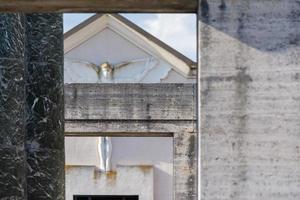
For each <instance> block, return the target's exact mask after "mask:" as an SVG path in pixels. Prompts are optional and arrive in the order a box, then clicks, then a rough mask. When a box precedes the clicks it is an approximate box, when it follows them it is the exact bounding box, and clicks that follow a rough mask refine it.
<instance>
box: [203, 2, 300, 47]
mask: <svg viewBox="0 0 300 200" xmlns="http://www.w3.org/2000/svg"><path fill="white" fill-rule="evenodd" d="M200 20H201V22H202V23H205V24H208V25H210V26H212V27H214V28H216V29H217V30H220V31H222V32H224V33H226V34H227V35H230V36H231V37H234V38H236V39H238V40H240V41H241V42H243V43H246V44H247V45H249V46H251V47H254V48H255V49H258V50H261V51H281V50H284V49H286V48H288V47H291V45H292V46H293V45H295V46H297V45H300V0H289V1H282V0H272V1H251V0H243V1H231V0H210V1H208V0H201V7H200ZM287 30H288V31H287ZM202 33H203V34H207V35H206V36H205V37H206V38H207V39H209V34H210V33H207V32H202Z"/></svg>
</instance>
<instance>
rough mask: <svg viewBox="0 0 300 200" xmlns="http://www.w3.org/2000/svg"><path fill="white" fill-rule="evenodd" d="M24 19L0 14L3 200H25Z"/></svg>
mask: <svg viewBox="0 0 300 200" xmlns="http://www.w3.org/2000/svg"><path fill="white" fill-rule="evenodd" d="M24 36H25V34H24V15H22V14H0V199H16V200H17V199H18V200H19V199H20V200H23V199H26V189H25V188H26V170H25V169H26V167H25V162H26V154H25V149H24V136H25V107H24V106H25V82H24V69H25V66H24V47H25V45H24Z"/></svg>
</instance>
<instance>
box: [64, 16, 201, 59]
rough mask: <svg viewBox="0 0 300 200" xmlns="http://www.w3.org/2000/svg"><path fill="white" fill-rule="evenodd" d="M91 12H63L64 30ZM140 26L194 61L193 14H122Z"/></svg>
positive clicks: (194, 35)
mask: <svg viewBox="0 0 300 200" xmlns="http://www.w3.org/2000/svg"><path fill="white" fill-rule="evenodd" d="M92 15H93V14H64V31H65V32H66V31H68V30H70V29H71V28H72V27H74V26H76V25H77V24H79V23H80V22H82V21H84V20H85V19H87V18H89V17H90V16H92ZM122 15H123V16H124V17H126V18H127V19H129V20H130V21H132V22H134V23H135V24H137V25H138V26H140V27H141V28H143V29H145V30H146V31H148V32H149V33H151V34H153V35H154V36H156V37H157V38H159V39H160V40H162V41H164V42H165V43H167V44H168V45H170V46H172V47H173V48H175V49H176V50H178V51H179V52H181V53H182V54H184V55H186V56H187V57H189V58H190V59H192V60H194V61H196V15H195V14H122Z"/></svg>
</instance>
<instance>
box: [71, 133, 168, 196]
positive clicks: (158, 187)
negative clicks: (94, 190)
mask: <svg viewBox="0 0 300 200" xmlns="http://www.w3.org/2000/svg"><path fill="white" fill-rule="evenodd" d="M65 142H66V145H65V151H66V164H67V165H77V166H98V163H99V158H98V154H97V138H95V137H85V138H83V137H77V138H76V137H68V138H66V139H65ZM112 146H113V151H112V165H113V170H116V169H117V165H120V164H121V165H153V167H154V200H171V199H172V197H173V194H172V193H173V138H168V137H161V138H157V137H130V138H126V137H114V138H112ZM69 177H70V176H69ZM67 179H68V176H67ZM68 183H69V182H68V181H67V184H68ZM72 184H73V183H72ZM74 187H77V186H76V185H74ZM78 187H79V186H78ZM87 192H88V191H87Z"/></svg>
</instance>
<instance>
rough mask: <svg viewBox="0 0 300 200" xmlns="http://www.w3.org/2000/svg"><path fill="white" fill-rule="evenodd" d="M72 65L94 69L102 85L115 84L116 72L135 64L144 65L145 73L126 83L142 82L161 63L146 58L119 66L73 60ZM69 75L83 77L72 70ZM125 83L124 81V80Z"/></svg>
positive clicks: (119, 64) (122, 63)
mask: <svg viewBox="0 0 300 200" xmlns="http://www.w3.org/2000/svg"><path fill="white" fill-rule="evenodd" d="M71 61H72V64H73V63H74V64H77V65H78V64H79V65H84V66H86V67H89V68H91V69H93V70H94V71H95V72H96V74H97V77H98V82H100V83H113V82H115V76H114V75H115V74H116V72H117V71H118V70H119V69H121V68H123V67H126V66H130V65H131V66H133V65H134V64H138V63H141V64H143V63H144V68H143V71H142V72H141V73H139V74H138V75H137V76H135V77H133V78H131V79H130V80H125V82H140V81H141V80H143V78H145V76H146V75H147V73H148V72H149V71H151V70H152V69H154V68H155V67H156V66H157V65H158V64H159V61H158V60H157V59H155V58H153V57H151V58H145V59H137V60H130V61H125V62H121V63H118V64H111V63H109V62H105V63H102V64H100V65H96V64H94V63H91V62H87V61H82V60H74V59H72V60H71ZM65 73H67V74H72V75H73V76H78V77H80V76H82V75H81V74H74V71H73V70H72V73H70V72H65ZM122 81H124V80H122Z"/></svg>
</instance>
